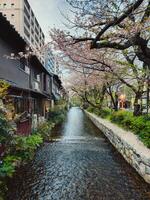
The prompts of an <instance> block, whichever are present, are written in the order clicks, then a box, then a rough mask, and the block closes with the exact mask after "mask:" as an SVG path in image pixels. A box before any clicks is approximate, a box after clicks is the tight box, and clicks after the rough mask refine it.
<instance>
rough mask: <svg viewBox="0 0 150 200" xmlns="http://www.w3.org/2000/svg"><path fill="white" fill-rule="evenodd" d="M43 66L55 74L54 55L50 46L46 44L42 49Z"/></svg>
mask: <svg viewBox="0 0 150 200" xmlns="http://www.w3.org/2000/svg"><path fill="white" fill-rule="evenodd" d="M44 51H45V52H44V57H45V68H46V69H47V70H48V71H49V72H50V73H52V74H55V62H56V61H55V57H54V55H53V53H52V50H51V48H50V46H47V47H46V48H45V50H44Z"/></svg>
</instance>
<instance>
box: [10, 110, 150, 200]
mask: <svg viewBox="0 0 150 200" xmlns="http://www.w3.org/2000/svg"><path fill="white" fill-rule="evenodd" d="M62 127H63V128H62ZM62 127H58V129H57V132H55V133H53V134H54V135H55V137H56V135H57V137H59V138H61V140H59V142H53V143H47V144H45V145H44V146H43V148H42V149H40V150H39V151H38V152H37V155H36V158H35V160H34V162H33V163H32V165H31V166H27V168H25V169H24V171H22V170H21V171H20V172H18V173H17V174H16V177H14V179H13V180H12V182H11V183H10V186H9V191H8V200H149V199H150V188H149V186H148V185H147V184H146V183H145V182H144V181H143V179H142V178H141V177H140V176H139V175H138V174H137V173H136V172H135V170H134V169H132V168H131V167H130V166H129V165H128V164H127V163H126V162H125V161H124V159H123V158H122V157H121V156H120V154H119V153H118V152H117V151H116V150H115V149H114V148H113V147H112V145H111V144H110V143H109V142H108V141H107V140H106V138H105V137H104V136H103V134H102V133H101V132H100V131H99V130H98V129H97V128H96V127H95V126H94V125H93V123H92V122H91V121H90V120H89V119H88V118H87V117H86V116H85V114H84V112H82V110H80V109H79V108H72V109H70V111H69V112H68V115H67V120H66V122H65V123H64V124H63V126H62ZM12 186H13V187H12Z"/></svg>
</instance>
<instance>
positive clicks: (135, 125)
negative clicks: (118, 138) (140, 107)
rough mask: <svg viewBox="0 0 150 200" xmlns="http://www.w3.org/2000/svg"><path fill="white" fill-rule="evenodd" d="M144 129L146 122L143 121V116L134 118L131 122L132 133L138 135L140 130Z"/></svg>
mask: <svg viewBox="0 0 150 200" xmlns="http://www.w3.org/2000/svg"><path fill="white" fill-rule="evenodd" d="M145 127H146V120H145V119H144V117H143V116H139V117H134V120H132V123H131V130H132V131H133V132H134V133H136V134H139V133H140V132H141V130H143V129H145Z"/></svg>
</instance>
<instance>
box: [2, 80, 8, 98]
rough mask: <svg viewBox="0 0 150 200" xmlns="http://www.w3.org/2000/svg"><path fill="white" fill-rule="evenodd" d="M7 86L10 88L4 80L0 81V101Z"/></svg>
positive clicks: (5, 92)
mask: <svg viewBox="0 0 150 200" xmlns="http://www.w3.org/2000/svg"><path fill="white" fill-rule="evenodd" d="M9 86H10V85H9V83H7V82H6V81H4V80H0V99H1V98H3V97H4V96H5V95H6V94H7V90H8V88H9Z"/></svg>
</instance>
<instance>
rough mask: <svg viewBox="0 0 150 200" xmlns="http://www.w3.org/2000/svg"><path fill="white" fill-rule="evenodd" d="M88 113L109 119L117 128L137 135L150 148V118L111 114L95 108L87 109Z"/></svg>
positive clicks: (120, 113)
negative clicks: (119, 127)
mask: <svg viewBox="0 0 150 200" xmlns="http://www.w3.org/2000/svg"><path fill="white" fill-rule="evenodd" d="M88 111H89V112H93V113H95V114H97V115H99V116H101V117H102V118H109V119H110V120H111V122H113V123H116V124H118V125H119V126H121V127H123V128H125V129H127V130H131V131H133V132H134V133H135V134H137V135H138V137H139V139H140V140H141V141H142V142H143V143H144V144H145V145H146V146H147V147H148V148H150V118H149V116H138V117H136V116H133V113H132V112H129V111H125V110H119V111H115V112H111V110H110V109H103V110H100V111H96V109H95V108H92V107H90V108H88Z"/></svg>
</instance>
